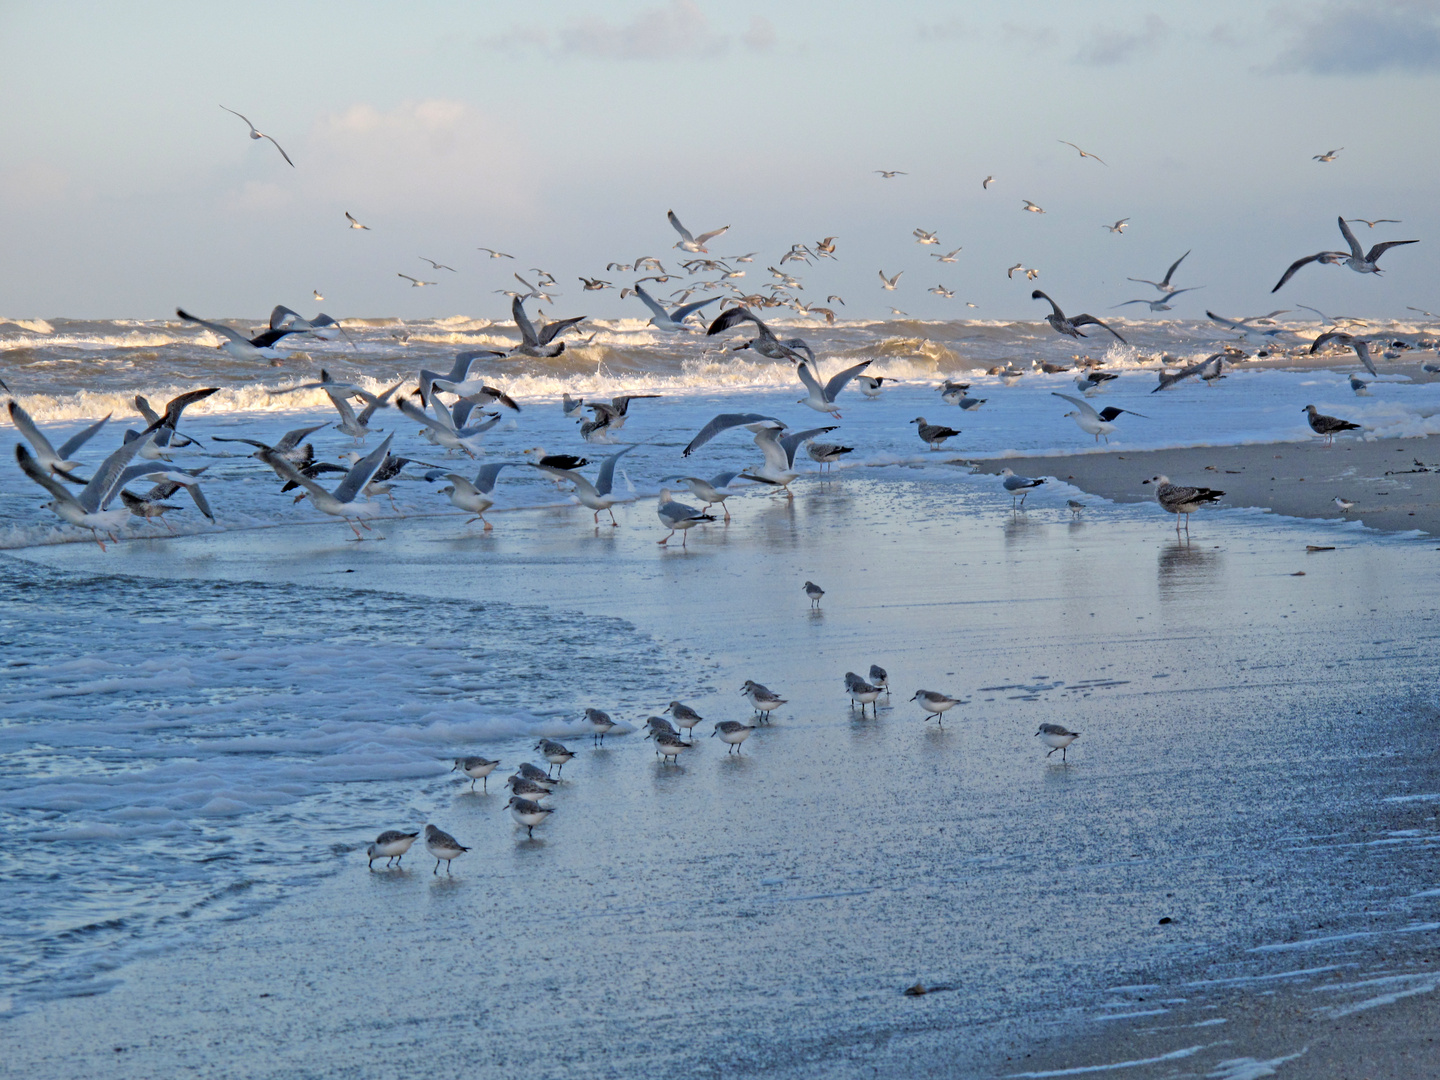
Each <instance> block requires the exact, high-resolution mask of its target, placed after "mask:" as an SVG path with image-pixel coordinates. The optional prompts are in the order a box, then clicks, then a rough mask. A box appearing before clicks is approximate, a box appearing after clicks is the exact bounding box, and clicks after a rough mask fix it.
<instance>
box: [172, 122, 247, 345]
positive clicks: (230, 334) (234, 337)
mask: <svg viewBox="0 0 1440 1080" xmlns="http://www.w3.org/2000/svg"><path fill="white" fill-rule="evenodd" d="M222 108H223V106H222ZM236 115H237V116H238V115H239V114H238V113H237V114H236ZM175 314H176V315H178V316H180V321H181V322H192V323H195V324H196V325H197V326H203V327H205V329H206V330H209V331H210V332H211V333H212V334H219V335H220V336H221V337H224V338H229V339H230V340H231V341H240V342H244V343H245V344H246V345H249V344H250V339H249V338H247V337H246V336H245V335H244V334H242V333H240V332H239V331H236V330H231V329H230V327H228V326H223V325H221V324H220V323H218V322H210V321H209V320H208V319H197V318H196V317H195V316H194V315H191V314H190V313H189V312H188V311H186V310H185V309H184V308H178V307H177V308H176V309H175Z"/></svg>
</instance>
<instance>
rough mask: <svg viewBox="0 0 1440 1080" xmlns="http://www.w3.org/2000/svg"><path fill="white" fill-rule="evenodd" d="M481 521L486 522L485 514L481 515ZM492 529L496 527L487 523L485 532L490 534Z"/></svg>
mask: <svg viewBox="0 0 1440 1080" xmlns="http://www.w3.org/2000/svg"><path fill="white" fill-rule="evenodd" d="M480 520H481V521H485V515H484V514H481V515H480ZM492 528H494V526H493V525H491V524H490V522H488V521H485V531H486V532H489V531H490V530H491V529H492Z"/></svg>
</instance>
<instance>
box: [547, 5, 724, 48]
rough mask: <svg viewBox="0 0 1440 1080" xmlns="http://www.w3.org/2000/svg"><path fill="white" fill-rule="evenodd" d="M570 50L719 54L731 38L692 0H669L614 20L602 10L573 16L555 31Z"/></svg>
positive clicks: (561, 44) (561, 45) (563, 45)
mask: <svg viewBox="0 0 1440 1080" xmlns="http://www.w3.org/2000/svg"><path fill="white" fill-rule="evenodd" d="M556 36H557V37H558V39H559V42H560V47H561V48H562V49H564V50H565V51H566V52H572V53H581V54H583V55H587V56H595V57H600V58H602V59H607V60H668V59H672V58H675V57H704V56H715V55H717V54H719V53H722V52H724V51H725V50H726V49H727V48H728V47H729V44H730V41H729V38H727V37H726V36H724V35H723V34H717V33H716V32H715V31H714V30H712V29H711V27H710V20H709V19H708V18H706V17H705V13H704V12H703V11H701V10H700V5H698V4H696V3H695V2H694V0H671V2H670V3H669V4H667V5H665V6H664V7H657V8H648V9H646V10H645V11H641V12H639V13H638V14H637V15H636V16H635V17H634V18H633V19H631V20H630V21H629V22H626V23H622V24H616V23H612V22H610V21H609V20H607V19H603V18H601V17H600V16H598V15H587V16H585V17H583V18H579V19H572V20H571V21H570V23H569V24H568V25H566V26H565V27H563V28H562V29H561V30H560V31H559V32H558V33H557V35H556Z"/></svg>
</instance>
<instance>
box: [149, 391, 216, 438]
mask: <svg viewBox="0 0 1440 1080" xmlns="http://www.w3.org/2000/svg"><path fill="white" fill-rule="evenodd" d="M219 392H220V387H218V386H207V387H206V388H205V389H203V390H187V391H186V392H185V393H183V394H180V395H179V396H178V397H173V398H171V399H170V400H169V401H168V402H166V403H165V426H166V427H168V428H170V429H171V430H174V428H175V427H176V426H177V425H178V424H179V423H180V414H181V413H183V412H184V411H185V408H186V406H187V405H193V404H195V402H197V401H204V400H205V399H206V398H208V397H209V396H210V395H211V394H218V393H219ZM137 404H138V399H137ZM145 419H146V421H147V422H149V423H150V424H154V423H155V420H156V417H153V416H150V415H149V414H148V413H147V414H146V416H145Z"/></svg>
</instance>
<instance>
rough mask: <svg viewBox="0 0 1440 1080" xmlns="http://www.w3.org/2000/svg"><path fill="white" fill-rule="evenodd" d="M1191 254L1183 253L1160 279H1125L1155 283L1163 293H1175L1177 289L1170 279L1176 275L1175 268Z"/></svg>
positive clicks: (1140, 282)
mask: <svg viewBox="0 0 1440 1080" xmlns="http://www.w3.org/2000/svg"><path fill="white" fill-rule="evenodd" d="M1189 254H1190V252H1188V251H1187V252H1185V254H1184V255H1181V256H1180V257H1179V258H1178V259H1176V260H1175V261H1174V262H1173V263H1171V264H1170V269H1169V270H1166V271H1165V276H1164V277H1163V278H1161V279H1160V280H1159V281H1150V280H1148V279H1147V278H1138V277H1132V278H1126V279H1125V280H1126V281H1134V282H1138V283H1139V284H1141V285H1154V286H1155V288H1157V289H1159V290H1160V291H1161V292H1162V293H1173V292H1174V291H1175V286H1174V285H1171V284H1170V279H1171V278H1172V277H1174V276H1175V268H1176V267H1177V266H1179V265H1180V264H1181V263H1182V262H1184V261H1185V259H1186V257H1187V256H1188V255H1189Z"/></svg>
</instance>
